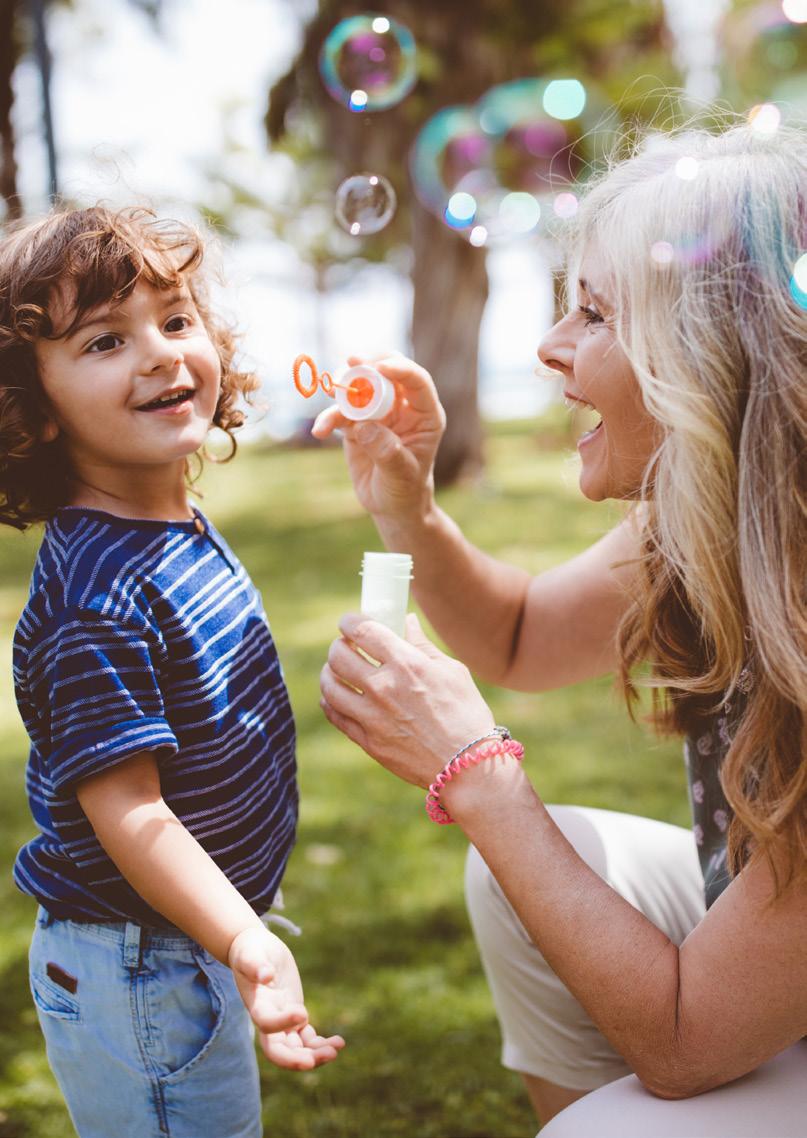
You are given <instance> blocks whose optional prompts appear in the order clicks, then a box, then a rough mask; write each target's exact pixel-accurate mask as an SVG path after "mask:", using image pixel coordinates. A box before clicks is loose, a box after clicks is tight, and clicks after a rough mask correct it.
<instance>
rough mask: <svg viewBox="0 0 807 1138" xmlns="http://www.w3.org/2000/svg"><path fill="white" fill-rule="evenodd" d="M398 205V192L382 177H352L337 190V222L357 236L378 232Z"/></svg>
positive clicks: (363, 175) (356, 175) (359, 175)
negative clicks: (396, 195)
mask: <svg viewBox="0 0 807 1138" xmlns="http://www.w3.org/2000/svg"><path fill="white" fill-rule="evenodd" d="M396 204H397V201H396V197H395V190H394V189H393V188H392V184H391V183H390V182H389V181H388V179H387V178H385V177H384V176H383V175H382V174H351V176H350V177H349V178H345V180H344V182H342V183H341V184H340V185H339V187H338V189H337V191H336V206H335V212H336V220H337V221H338V222H339V224H340V225H341V226H342V228H343V229H344V230H346V231H347V232H348V233H350V234H351V236H353V237H359V236H365V235H367V234H370V233H378V232H379V231H380V230H381V229H383V228H384V226H385V225H387V224H388V223H389V222H390V221H391V219H392V216H393V214H394V213H395V206H396Z"/></svg>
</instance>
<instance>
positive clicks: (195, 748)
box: [14, 507, 297, 925]
mask: <svg viewBox="0 0 807 1138" xmlns="http://www.w3.org/2000/svg"><path fill="white" fill-rule="evenodd" d="M200 531H201V532H200ZM14 682H15V688H16V695H17V704H18V706H19V709H20V713H21V715H22V718H23V721H24V722H25V726H26V728H27V730H28V734H29V736H30V740H31V751H30V759H29V763H28V774H27V786H28V797H29V802H30V805H31V810H32V813H33V816H34V821H35V822H36V824H37V826H38V828H39V831H40V832H39V834H38V835H37V836H36V837H35V838H33V839H32V840H31V841H30V842H28V843H27V844H26V845H25V846H23V848H22V849H21V850H20V852H19V854H18V855H17V860H16V864H15V867H14V878H15V881H16V883H17V885H18V886H19V888H20V889H21V890H22V891H23V892H24V893H29V894H31V895H32V896H34V897H36V898H37V900H38V901H39V902H40V903H41V904H42V905H44V907H45V908H46V909H48V910H49V911H50V912H51V913H52V914H53V915H54V916H56V917H61V918H71V919H74V920H90V921H97V920H133V921H137V922H139V923H141V924H152V925H165V924H166V923H167V922H166V920H165V918H164V917H162V916H161V915H160V914H158V913H156V912H155V911H154V910H153V909H152V908H151V907H150V906H149V905H147V904H146V902H145V901H144V900H143V899H142V898H141V897H140V896H139V895H138V894H137V893H136V892H135V891H134V890H133V889H132V888H131V886H130V885H129V884H128V883H127V882H126V881H125V879H124V878H123V877H122V876H121V874H120V873H119V871H118V870H117V868H116V867H115V865H114V863H113V862H112V861H111V860H110V858H109V857H108V856H107V855H106V853H105V852H104V850H103V848H102V846H101V845H100V843H99V842H98V839H97V838H96V836H95V833H94V831H93V829H92V827H91V826H90V823H89V822H88V820H87V818H86V816H85V815H84V812H83V811H82V809H81V807H80V805H79V803H78V799H77V798H76V786H77V784H78V782H79V781H80V780H81V779H82V778H85V777H87V776H88V775H92V774H96V773H98V772H100V771H103V770H107V769H109V768H110V767H112V766H114V765H115V764H116V763H120V762H122V761H123V760H125V759H126V758H129V757H131V756H133V755H135V754H137V753H138V752H139V751H144V750H150V751H155V752H156V754H157V761H158V766H159V772H160V782H161V788H162V794H163V797H164V799H165V801H166V803H167V804H168V806H169V807H170V808H171V809H172V810H173V811H174V813H175V814H176V815H177V817H178V818H179V819H180V820H181V821H182V823H183V824H184V825H185V826H186V828H187V829H188V830H189V831H190V832H191V833H192V834H193V835H194V837H195V838H196V839H197V840H198V841H199V842H200V843H201V845H202V846H203V847H204V848H205V850H206V851H207V852H208V853H209V854H210V856H211V857H212V858H213V860H214V861H215V862H216V864H217V865H218V866H219V867H220V868H221V869H222V870H223V871H224V873H225V874H226V875H227V877H228V878H229V880H230V881H231V882H232V884H233V885H234V886H235V887H236V889H238V890H239V892H240V893H241V894H242V895H243V896H244V897H245V898H246V900H247V901H248V902H249V903H250V904H251V905H252V906H253V908H254V909H255V910H256V912H258V913H262V912H264V911H265V910H266V909H268V908H269V906H270V904H271V902H272V899H273V897H274V895H275V893H276V891H277V888H278V885H279V883H280V879H281V877H282V875H283V870H284V868H285V865H286V861H287V860H288V856H289V854H290V852H291V848H292V845H293V844H294V834H295V825H296V820H297V784H296V771H295V755H294V743H295V740H294V720H293V718H292V713H291V707H290V705H289V698H288V693H287V691H286V685H285V683H284V680H283V674H282V671H281V668H280V663H279V661H278V657H277V651H276V649H275V645H274V641H273V639H272V635H271V633H270V631H269V626H268V624H267V621H266V616H265V613H264V611H263V607H262V604H261V599H260V596H259V595H258V592H257V590H256V589H255V587H254V585H253V584H252V582H251V581H250V579H249V577H248V576H247V573H246V571H245V570H244V568H243V566H242V565H241V563H240V562H239V561H238V559H237V558H236V557H235V555H234V554H233V552H232V551H231V550H230V548H229V546H228V545H227V544H226V542H225V541H224V539H223V538H222V537H221V535H220V534H219V533H218V532H217V531H216V530H215V529H214V528H213V526H211V525H210V523H209V522H208V521H207V520H206V519H205V518H204V517H203V516H202V515H201V514H199V513H198V512H197V514H196V522H194V521H188V522H161V521H132V520H129V519H125V518H118V517H115V516H113V515H111V514H106V513H103V512H102V511H99V510H88V509H83V508H74V507H67V508H65V509H62V510H59V512H58V513H57V515H56V517H55V518H54V519H53V520H52V521H50V522H49V523H48V524H47V526H46V527H45V535H44V539H43V542H42V546H41V548H40V550H39V555H38V558H37V562H36V565H35V567H34V573H33V579H32V582H31V592H30V596H29V599H28V603H27V605H26V607H25V609H24V611H23V614H22V616H21V618H20V621H19V624H18V625H17V630H16V633H15V636H14Z"/></svg>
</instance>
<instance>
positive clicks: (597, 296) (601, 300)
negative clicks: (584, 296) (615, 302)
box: [577, 277, 608, 308]
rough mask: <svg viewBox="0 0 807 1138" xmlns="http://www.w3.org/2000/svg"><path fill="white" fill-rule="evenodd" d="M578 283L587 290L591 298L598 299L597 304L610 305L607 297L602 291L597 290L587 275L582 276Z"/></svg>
mask: <svg viewBox="0 0 807 1138" xmlns="http://www.w3.org/2000/svg"><path fill="white" fill-rule="evenodd" d="M577 283H578V285H579V286H580V288H581V289H582V290H583V292H587V293H588V295H589V296H590V297H591V299H592V300H594V301H596V302H597V304H599V305H601V306H602V307H604V308H607V307H608V301H607V300H606V299H605V297H604V296H602V295H601V294H600V293H597V292H595V291H594V289H593V288H592V287H591V285H590V284H589V282H588V281H587V280H586V279H585V277H580V279H579V280H578V282H577Z"/></svg>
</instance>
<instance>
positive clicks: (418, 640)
mask: <svg viewBox="0 0 807 1138" xmlns="http://www.w3.org/2000/svg"><path fill="white" fill-rule="evenodd" d="M406 639H407V640H408V642H409V643H410V644H411V645H412V647H413V648H419V649H420V651H421V652H422V653H423V654H424V655H425V656H431V657H433V658H435V659H436V658H437V657H438V656H442V655H443V653H442V652H441V651H440V649H439V648H438V647H437V645H436V644H432V642H431V640H429V638H428V636H427V635H426V633H425V632H424V631H423V629H422V628H421V625H420V621H419V620H418V617H417V614H416V613H413V612H410V613H407V614H406Z"/></svg>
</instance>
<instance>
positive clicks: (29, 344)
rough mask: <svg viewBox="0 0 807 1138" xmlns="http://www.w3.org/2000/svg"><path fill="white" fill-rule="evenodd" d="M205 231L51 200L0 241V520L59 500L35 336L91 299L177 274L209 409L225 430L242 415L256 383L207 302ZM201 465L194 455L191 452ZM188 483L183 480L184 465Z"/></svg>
mask: <svg viewBox="0 0 807 1138" xmlns="http://www.w3.org/2000/svg"><path fill="white" fill-rule="evenodd" d="M204 257H205V239H204V237H203V235H202V233H201V232H200V231H199V230H198V229H196V228H195V227H193V226H190V225H186V224H183V223H180V222H176V221H169V220H167V219H160V218H158V217H157V216H156V215H155V213H154V212H153V211H152V210H150V209H148V208H145V207H140V206H132V207H127V208H124V209H119V210H112V209H109V208H107V207H105V206H103V205H97V206H92V207H90V208H88V209H71V208H57V209H55V210H54V211H53V212H52V213H50V214H49V215H47V216H46V217H44V218H41V219H39V220H37V221H33V222H27V223H24V224H22V225H19V226H17V227H16V228H12V229H10V230H9V231H8V232H6V233H5V234H4V235H3V236H2V239H0V523H5V524H7V525H11V526H15V527H16V528H17V529H25V528H26V526H28V525H30V524H31V523H32V522H36V521H45V520H46V519H48V518H50V517H52V516H53V514H54V513H55V512H56V510H57V509H58V508H59V507H60V506H62V505H64V504H65V503H66V502H67V501H68V497H69V494H70V488H71V479H72V472H71V469H70V464H69V462H68V458H67V454H66V451H65V448H64V445H63V442H62V439H61V438H60V437H57V438H56V439H54V440H53V441H51V442H46V441H44V440H43V426H44V424H45V422H46V418H47V414H48V404H47V400H46V398H45V393H44V390H43V387H42V383H41V381H40V378H39V370H38V366H37V360H36V354H35V344H36V342H37V340H39V339H43V338H50V339H59V338H61V337H63V336H66V335H68V334H69V333H70V332H71V331H72V329H73V328H74V327H76V326H77V325H78V324H79V323H80V322H81V320H82V319H83V318H84V316H85V315H86V314H87V313H88V312H90V311H91V310H92V309H94V308H96V307H98V306H99V305H101V304H106V303H111V304H120V303H122V302H123V301H124V300H125V299H126V297H127V296H129V295H130V293H131V291H132V290H133V289H134V288H135V286H136V285H137V283H138V281H141V280H142V281H146V282H147V283H148V284H150V285H152V286H153V287H154V288H158V289H170V288H176V287H177V286H179V285H181V284H182V283H183V282H184V283H186V284H187V286H188V289H189V290H190V293H191V295H192V296H193V299H194V302H195V304H196V308H197V310H198V311H199V315H200V316H201V317H202V320H203V322H204V324H205V327H206V328H207V331H208V334H209V336H210V339H211V341H212V343H213V345H214V347H215V348H216V351H217V353H218V357H219V361H220V363H221V387H220V392H219V398H218V402H217V405H216V410H215V414H214V417H213V425H214V426H217V427H220V428H221V430H223V431H224V432H225V433H226V434H227V435H228V436H229V438H230V443H231V451H230V455H229V457H232V455H233V454H234V453H235V447H236V443H235V438H234V436H233V433H232V432H233V431H234V430H236V429H237V428H238V427H240V426H241V425H242V424H243V422H244V417H245V416H244V412H243V410H242V409H241V406H240V405H239V404H240V403H241V401H242V399H243V398H248V397H249V396H250V395H251V394H252V393H253V392H254V391H255V390H256V389H257V388H258V387H259V381H258V379H257V377H256V376H255V375H254V374H252V373H251V372H246V371H240V370H239V369H238V367H237V364H236V351H237V340H236V336H235V334H234V332H233V330H232V328H231V327H230V326H229V325H228V324H227V323H226V322H225V321H223V320H222V319H221V318H220V317H219V316H218V315H217V314H216V313H215V312H214V311H213V309H212V307H211V305H210V301H209V297H208V287H207V286H208V282H207V278H206V275H205V272H204V270H203V261H204ZM64 297H66V298H67V300H68V302H69V307H70V314H71V320H70V324H69V325H68V327H58V328H57V327H56V326H55V323H54V318H53V315H52V314H53V311H54V308H58V307H59V303H60V300H61V299H63V298H64ZM196 457H197V459H198V463H199V465H201V461H202V456H201V455H198V456H196ZM187 471H188V481H189V482H190V481H192V480H193V479H192V477H191V472H190V465H189V464H188V466H187Z"/></svg>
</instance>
